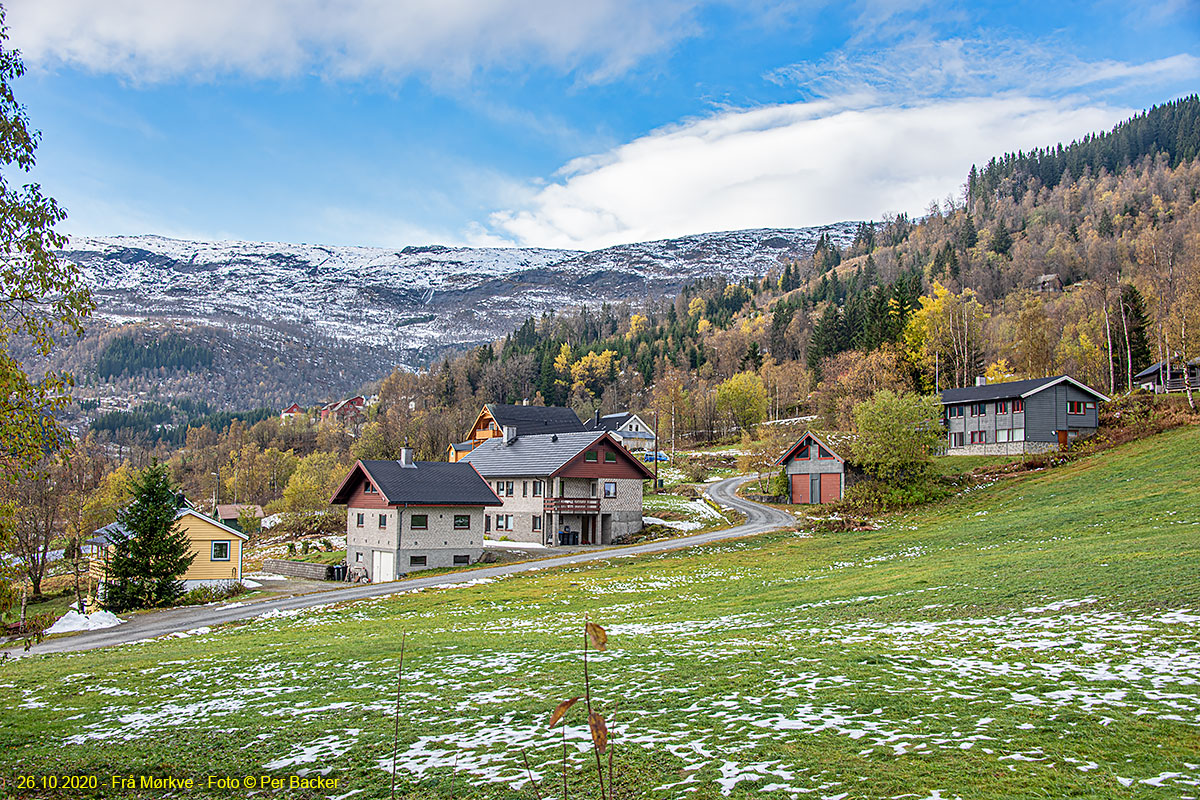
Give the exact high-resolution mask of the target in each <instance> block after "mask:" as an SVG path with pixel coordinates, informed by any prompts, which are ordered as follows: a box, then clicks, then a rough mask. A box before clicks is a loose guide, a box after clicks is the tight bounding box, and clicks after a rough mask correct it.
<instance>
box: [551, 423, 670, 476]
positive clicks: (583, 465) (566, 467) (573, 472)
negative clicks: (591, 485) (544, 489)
mask: <svg viewBox="0 0 1200 800" xmlns="http://www.w3.org/2000/svg"><path fill="white" fill-rule="evenodd" d="M590 452H595V454H596V460H595V461H589V460H588V454H589V453H590ZM609 454H611V455H612V456H613V457H614V459H615V460H612V461H607V460H606V458H607V456H608V455H609ZM550 476H551V477H559V476H561V477H568V478H638V479H641V480H646V479H648V478H653V477H654V473H653V472H652V471H651V470H650V468H649V467H647V466H646V465H645V464H643V463H642V462H641V461H639V460H638V459H636V458H634V457H633V456H631V455H630V454H629V451H628V450H626V449H625V448H624V447H622V446H621V445H620V444H618V443H617V442H616V441H615V440H614V439H613V438H612V437H611V436H610V435H609V434H607V433H605V434H603V435H601V436H598V437H597V438H596V439H595V441H593V442H592V443H591V444H589V445H587V446H586V447H584V448H583V449H582V450H580V451H579V453H578V454H576V455H575V456H574V457H573V458H571V459H570V460H569V461H567V463H565V464H563V465H562V466H561V467H559V468H558V469H557V470H555V471H554V472H552V473H550Z"/></svg>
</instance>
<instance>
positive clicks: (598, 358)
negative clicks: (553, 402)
mask: <svg viewBox="0 0 1200 800" xmlns="http://www.w3.org/2000/svg"><path fill="white" fill-rule="evenodd" d="M563 347H566V345H563ZM616 369H617V352H616V351H615V350H605V351H604V352H602V353H585V354H584V356H583V357H582V358H580V359H579V360H578V361H576V362H575V363H574V364H572V365H571V389H572V390H573V391H574V390H579V389H582V390H583V391H585V392H587V393H588V394H589V395H590V396H592V397H595V396H596V393H597V392H599V391H600V389H601V387H602V386H603V385H604V382H605V381H606V380H607V379H608V378H609V377H611V376H612V375H613V373H614V372H616Z"/></svg>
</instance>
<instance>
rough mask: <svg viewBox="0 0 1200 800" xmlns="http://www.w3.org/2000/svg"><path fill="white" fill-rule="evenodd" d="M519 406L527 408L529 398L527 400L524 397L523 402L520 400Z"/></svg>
mask: <svg viewBox="0 0 1200 800" xmlns="http://www.w3.org/2000/svg"><path fill="white" fill-rule="evenodd" d="M521 405H523V406H527V405H529V398H528V397H526V398H525V399H524V400H522V401H521Z"/></svg>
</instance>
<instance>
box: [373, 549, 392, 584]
mask: <svg viewBox="0 0 1200 800" xmlns="http://www.w3.org/2000/svg"><path fill="white" fill-rule="evenodd" d="M394 580H396V554H395V553H386V552H384V551H383V550H376V551H375V552H374V553H373V554H372V556H371V582H372V583H390V582H391V581H394Z"/></svg>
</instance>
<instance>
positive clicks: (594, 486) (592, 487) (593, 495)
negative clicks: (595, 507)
mask: <svg viewBox="0 0 1200 800" xmlns="http://www.w3.org/2000/svg"><path fill="white" fill-rule="evenodd" d="M588 489H589V490H591V493H592V497H595V496H596V482H595V481H592V482H591V483H589V484H588Z"/></svg>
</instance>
